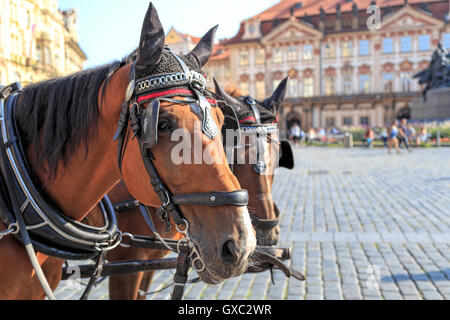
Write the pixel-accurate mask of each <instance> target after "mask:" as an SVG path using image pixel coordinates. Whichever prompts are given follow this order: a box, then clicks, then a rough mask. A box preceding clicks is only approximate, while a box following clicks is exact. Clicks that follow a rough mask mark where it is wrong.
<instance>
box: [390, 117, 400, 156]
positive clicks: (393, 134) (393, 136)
mask: <svg viewBox="0 0 450 320" xmlns="http://www.w3.org/2000/svg"><path fill="white" fill-rule="evenodd" d="M397 135H398V127H397V121H394V122H393V123H392V125H391V126H390V127H389V131H388V153H391V149H392V147H393V146H394V147H395V150H396V151H397V153H400V148H399V146H398V138H397Z"/></svg>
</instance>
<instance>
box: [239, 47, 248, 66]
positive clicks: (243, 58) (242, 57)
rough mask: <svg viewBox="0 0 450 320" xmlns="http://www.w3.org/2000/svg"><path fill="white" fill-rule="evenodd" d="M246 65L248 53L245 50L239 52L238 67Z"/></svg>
mask: <svg viewBox="0 0 450 320" xmlns="http://www.w3.org/2000/svg"><path fill="white" fill-rule="evenodd" d="M248 64H249V59H248V51H247V50H244V51H241V52H240V53H239V65H240V66H241V67H245V66H248Z"/></svg>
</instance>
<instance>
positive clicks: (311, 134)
mask: <svg viewBox="0 0 450 320" xmlns="http://www.w3.org/2000/svg"><path fill="white" fill-rule="evenodd" d="M306 138H307V141H308V143H310V144H311V143H314V139H316V131H315V130H314V129H313V128H310V129H309V131H308V135H307V137H306Z"/></svg>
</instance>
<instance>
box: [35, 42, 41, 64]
mask: <svg viewBox="0 0 450 320" xmlns="http://www.w3.org/2000/svg"><path fill="white" fill-rule="evenodd" d="M36 61H38V62H41V61H42V49H41V46H40V45H37V46H36Z"/></svg>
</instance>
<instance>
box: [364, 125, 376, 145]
mask: <svg viewBox="0 0 450 320" xmlns="http://www.w3.org/2000/svg"><path fill="white" fill-rule="evenodd" d="M364 138H365V141H366V145H367V148H372V142H373V140H374V138H375V133H374V132H373V130H372V128H370V127H368V128H367V130H366V134H365V135H364Z"/></svg>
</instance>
